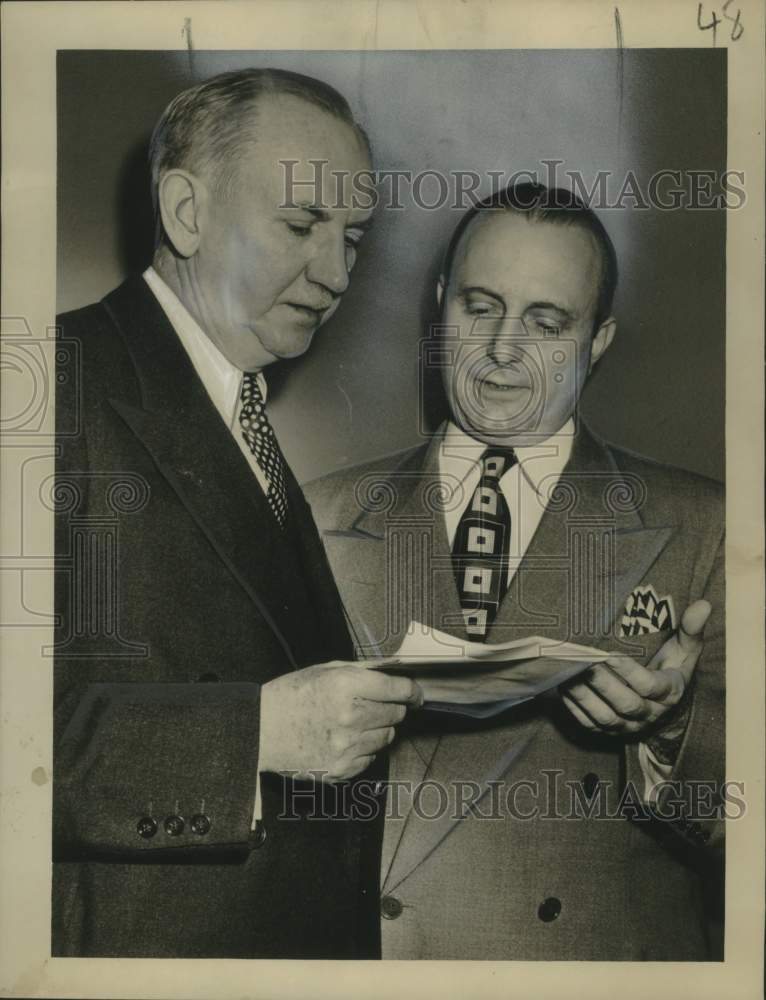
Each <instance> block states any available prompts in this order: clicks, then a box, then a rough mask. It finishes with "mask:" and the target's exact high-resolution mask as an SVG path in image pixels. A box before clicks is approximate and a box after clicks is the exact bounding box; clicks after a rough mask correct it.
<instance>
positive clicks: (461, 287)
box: [306, 184, 725, 961]
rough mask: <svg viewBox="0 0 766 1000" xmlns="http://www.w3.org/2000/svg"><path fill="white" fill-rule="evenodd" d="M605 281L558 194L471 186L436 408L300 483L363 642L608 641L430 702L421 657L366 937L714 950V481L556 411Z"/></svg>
mask: <svg viewBox="0 0 766 1000" xmlns="http://www.w3.org/2000/svg"><path fill="white" fill-rule="evenodd" d="M616 283H617V259H616V255H615V251H614V248H613V246H612V243H611V240H610V239H609V236H608V234H607V233H606V230H605V228H604V226H603V224H602V223H601V222H600V220H599V219H598V218H597V216H596V215H595V213H594V212H593V211H591V210H590V209H589V208H588V207H587V206H585V205H583V204H582V203H581V202H580V201H579V200H578V199H577V198H576V197H575V196H573V195H572V194H571V193H570V192H566V191H557V190H547V189H545V188H543V187H542V186H539V185H531V184H526V185H519V186H516V187H511V188H509V189H507V190H506V191H501V192H498V193H497V194H496V195H493V196H491V197H490V198H488V199H486V200H485V201H484V202H481V203H479V204H478V205H477V206H476V207H475V208H474V209H472V210H470V211H469V212H468V213H467V214H466V215H465V216H464V218H463V219H462V220H461V222H460V223H459V225H458V226H457V228H456V230H455V232H454V234H453V237H452V239H451V241H450V245H449V247H448V250H447V253H446V257H445V261H444V266H443V268H442V274H441V277H440V279H439V282H438V287H437V290H436V291H437V299H438V303H439V307H440V317H439V318H440V323H439V329H438V340H436V341H435V342H434V344H433V345H430V344H429V345H428V346H429V348H431V346H433V349H432V350H426V351H425V352H424V354H423V356H424V357H425V358H432V359H434V362H433V363H434V364H438V365H439V366H440V367H441V374H442V378H443V385H444V390H445V394H446V397H447V402H448V404H449V417H448V419H447V420H446V421H445V422H444V424H443V425H442V426H441V427H440V428H439V430H438V431H437V433H436V434H435V435H434V436H433V439H432V440H430V441H427V442H426V443H425V444H423V445H421V446H420V447H418V448H414V449H411V450H409V451H406V452H404V453H400V454H398V455H393V456H389V457H388V458H383V459H379V460H377V461H374V462H371V463H367V464H365V465H362V466H358V467H355V468H352V469H345V470H341V471H340V472H337V473H333V474H332V475H330V476H326V477H324V478H323V479H320V480H318V481H316V482H315V483H312V484H310V486H308V487H307V491H306V492H307V496H308V498H309V501H310V503H311V506H312V509H313V511H314V513H315V516H316V518H317V523H318V524H319V526H320V529H321V530H322V533H323V537H324V540H325V544H326V546H327V551H328V557H329V559H330V563H331V566H332V568H333V572H334V573H335V578H336V580H337V581H338V585H339V587H340V590H341V594H342V597H343V600H344V604H345V606H346V609H347V611H348V614H349V617H350V620H351V622H352V624H353V626H354V629H355V631H356V632H357V634H358V635H359V636H361V637H366V640H367V648H368V651H369V655H373V652H374V655H380V653H381V652H382V653H393V652H395V651H396V650H397V648H398V647H399V644H400V643H401V641H402V639H403V638H404V635H405V632H406V629H407V625H408V623H409V622H411V621H415V622H420V623H422V624H424V625H426V626H431V627H434V628H437V629H439V630H441V631H443V632H446V633H447V634H448V635H450V636H452V637H454V639H457V640H462V641H464V642H465V641H469V640H470V641H472V642H481V643H490V644H491V643H497V642H501V641H504V640H512V639H521V638H529V637H531V636H542V637H544V638H547V639H549V640H551V641H553V642H557V641H567V640H569V641H574V642H577V643H580V644H584V645H586V646H591V647H593V646H596V647H599V648H601V649H604V650H606V651H608V652H609V653H610V654H611V655H610V656H609V658H608V659H606V660H605V662H603V663H599V664H596V665H592V666H590V667H589V668H588V669H587V670H586V672H585V673H584V674H582V675H581V676H578V677H576V678H575V679H574V680H571V681H569V682H568V683H567V684H563V685H560V686H559V688H558V689H556V690H552V691H548V692H546V693H545V694H543V695H538V697H536V698H533V699H531V700H526V701H524V703H523V704H517V705H516V706H515V707H510V708H509V707H508V706H507V704H506V705H505V706H504V705H503V703H502V702H500V703H499V704H498V705H497V706H495V709H494V710H493V709H492V706H487V705H483V706H482V705H481V704H478V705H477V704H473V705H469V706H467V707H464V708H463V713H465V714H460V713H459V712H458V713H457V714H456V713H455V709H456V706H455V705H452V706H451V710H448V709H449V708H450V706H446V708H445V705H441V706H436V707H434V708H432V709H431V710H428V709H429V701H430V699H431V698H433V699H434V700H437V701H438V700H440V699H441V700H444V699H445V698H446V697H447V695H449V690H448V691H447V695H439V694H438V693H437V694H436V696H435V698H434V695H430V698H429V691H430V690H432V689H430V688H429V676H428V674H427V673H424V674H423V678H424V679H423V680H422V683H423V685H424V690H425V695H426V698H427V699H429V700H427V701H426V711H424V712H420V713H418V714H417V715H415V716H413V717H412V718H411V719H408V720H407V723H405V726H404V727H403V728H402V730H400V731H399V733H398V738H397V741H396V743H395V744H394V746H393V748H392V753H391V771H390V778H391V780H392V782H395V784H393V785H392V786H391V787H392V795H393V790H394V789H396V792H397V794H396V798H395V799H393V798H389V810H388V813H387V817H386V831H385V838H384V845H383V857H382V865H381V875H380V882H381V889H380V891H381V917H382V919H381V931H382V955H383V958H390V959H492V960H504V959H518V960H541V961H542V960H600V961H609V960H676V961H680V960H687V961H692V960H694V961H699V960H704V959H710V958H720V957H722V956H721V954H720V948H717V947H715V946H714V945H713V944H712V943H711V941H710V939H709V937H708V933H707V931H708V928H707V926H706V911H705V906H704V893H705V892H706V891H707V890H708V889H709V888H710V886H711V884H714V878H715V876H716V875H717V872H718V868H717V866H718V863H719V861H720V859H721V856H722V847H723V812H722V801H723V800H722V798H721V796H722V795H725V786H724V767H723V765H724V738H723V730H724V692H723V687H724V649H725V640H724V595H723V551H724V550H723V528H724V518H723V496H722V490H721V487H720V485H719V484H718V483H715V482H712V481H710V480H707V479H705V478H703V477H701V476H696V475H693V474H691V473H689V472H685V471H683V470H681V469H675V468H670V467H666V466H662V465H659V464H658V463H655V462H652V461H651V460H649V459H645V458H642V457H641V456H638V455H634V454H631V453H630V452H627V451H624V450H622V449H620V448H616V447H614V446H612V445H610V444H607V443H606V442H604V441H602V440H600V439H598V438H597V437H596V436H595V435H594V434H592V433H591V432H590V431H589V430H588V428H587V427H586V426H585V424H584V423H583V422H582V420H581V419H580V417H579V413H578V404H579V400H580V397H581V394H582V392H583V389H584V387H585V385H586V383H587V379H588V377H589V375H590V373H591V371H592V369H593V367H594V365H595V364H596V363H597V362H598V361H599V359H600V358H602V357H603V356H604V354H605V352H606V351H607V350H608V349H609V347H610V345H611V343H612V341H613V338H614V336H615V334H616V329H617V323H616V319H615V317H614V315H613V312H612V298H613V295H614V290H615V286H616ZM639 349H640V344H639V345H636V350H639ZM413 350H414V348H413ZM366 498H367V499H366ZM371 498H374V499H375V501H376V502H368V500H369V499H371ZM381 498H384V499H385V500H386V503H385V504H384V503H381V502H380V499H381ZM453 684H454V681H453ZM442 690H443V687H442ZM471 690H472V695H471V698H472V699H475V700H476V701H477V702H480V701H481V688H480V687H478V686H475V687H473V688H472V689H471ZM517 690H518V689H517ZM514 693H515V692H514V685H513V684H512V683H509V684H508V697H509V698H513V696H514ZM497 697H498V696H497V694H495V699H497ZM703 787H704V788H706V790H707V792H706V794H707V796H708V800H707V802H704V801H703V797H702V793H701V791H700V789H702V788H703ZM437 793H438V794H437ZM713 796H716V798H715V799H714V798H713ZM393 801H395V802H396V803H397V806H398V808H393V807H392V806H391V803H392V802H393Z"/></svg>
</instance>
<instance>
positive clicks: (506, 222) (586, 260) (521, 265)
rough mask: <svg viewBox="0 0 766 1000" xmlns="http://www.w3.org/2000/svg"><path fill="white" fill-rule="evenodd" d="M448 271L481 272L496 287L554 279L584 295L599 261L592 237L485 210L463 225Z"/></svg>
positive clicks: (576, 229)
mask: <svg viewBox="0 0 766 1000" xmlns="http://www.w3.org/2000/svg"><path fill="white" fill-rule="evenodd" d="M454 267H455V270H456V271H457V272H458V274H459V276H460V277H466V276H475V275H476V272H481V271H484V272H486V276H492V277H493V278H494V279H495V280H497V281H498V282H500V283H501V284H503V283H505V282H506V281H507V282H512V281H513V280H514V279H516V278H519V277H527V278H529V279H530V280H539V281H543V280H546V279H553V278H556V279H557V280H559V281H562V282H565V283H566V284H567V285H572V286H573V287H574V288H578V287H579V288H580V289H582V290H585V291H586V293H589V292H590V291H591V290H592V288H593V285H594V283H595V282H596V281H597V278H598V275H599V274H600V268H601V261H600V254H599V249H598V245H597V242H596V239H595V237H594V236H593V234H592V233H590V232H589V231H588V230H586V229H585V228H584V227H582V226H578V225H572V224H569V223H561V222H553V221H551V220H547V219H535V218H533V217H529V216H524V215H521V214H520V213H519V212H512V211H506V210H502V209H491V210H488V211H484V212H482V213H480V214H479V215H478V216H477V217H476V218H474V219H472V220H471V222H470V223H469V225H468V226H467V228H466V231H465V232H464V234H463V237H462V239H461V240H460V243H459V244H458V247H457V253H456V255H455V261H454Z"/></svg>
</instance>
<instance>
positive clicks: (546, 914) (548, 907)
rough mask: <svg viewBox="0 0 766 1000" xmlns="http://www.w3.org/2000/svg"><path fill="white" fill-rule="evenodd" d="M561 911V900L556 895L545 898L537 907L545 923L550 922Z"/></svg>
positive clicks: (539, 915) (538, 913)
mask: <svg viewBox="0 0 766 1000" xmlns="http://www.w3.org/2000/svg"><path fill="white" fill-rule="evenodd" d="M559 913H561V900H560V899H556V897H555V896H549V897H548V898H547V899H544V900H543V901H542V903H540V905H539V906H538V908H537V915H538V917H539V918H540V919H541V920H542V921H543V923H544V924H549V923H550V922H551V920H555V919H556V917H557V916H558V915H559Z"/></svg>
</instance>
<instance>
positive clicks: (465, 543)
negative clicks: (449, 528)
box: [452, 448, 516, 642]
mask: <svg viewBox="0 0 766 1000" xmlns="http://www.w3.org/2000/svg"><path fill="white" fill-rule="evenodd" d="M515 464H516V455H515V453H514V451H513V449H512V448H487V450H486V451H485V452H484V454H483V455H482V456H481V478H480V480H479V485H478V486H477V487H476V489H475V491H474V494H473V496H472V497H471V502H470V503H469V504H468V506H467V507H466V509H465V510H464V511H463V515H462V517H461V518H460V522H459V523H458V526H457V531H456V532H455V541H454V543H453V545H452V566H453V569H454V572H455V582H456V583H457V590H458V594H459V595H460V605H461V607H462V609H463V619H464V621H465V629H466V632H467V633H468V634H469V635H470V636H471V638H473V639H476V640H478V641H480V642H481V641H483V640H484V639H486V637H487V631H488V629H489V626H490V625H491V624H492V622H493V621H494V620H495V616H496V615H497V609H498V607H499V606H500V601H501V600H502V597H503V594H504V593H505V591H506V581H507V579H508V563H507V559H508V553H509V552H510V542H511V512H510V511H509V509H508V504H507V503H506V502H505V497H504V496H503V491H502V490H501V489H500V479H501V477H502V476H503V475H504V474H505V473H506V472H507V471H508V469H510V468H511V467H512V466H513V465H515Z"/></svg>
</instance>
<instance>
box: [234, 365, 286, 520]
mask: <svg viewBox="0 0 766 1000" xmlns="http://www.w3.org/2000/svg"><path fill="white" fill-rule="evenodd" d="M240 399H241V401H242V408H241V410H240V411H239V425H240V427H241V428H242V437H243V438H244V439H245V441H246V442H247V446H248V448H249V449H250V451H251V452H252V453H253V455H255V460H256V462H257V463H258V465H259V466H260V467H261V470H262V471H263V474H264V475H265V476H266V479H267V480H268V484H269V488H268V491H267V493H266V499H267V501H268V503H269V507H271V509H272V511H273V513H274V516H275V517H276V519H277V521H279V524H280V526H281V527H283V528H284V526H285V521H286V519H287V490H286V489H285V460H284V458H283V457H282V451H281V449H280V447H279V444H278V443H277V438H276V435H275V434H274V428H273V427H272V426H271V424H270V423H269V418H268V417H267V416H266V404H265V403H264V402H263V395H262V393H261V387H260V386H259V385H258V376H257V374H256V373H255V372H245V376H244V378H243V379H242V394H241V397H240Z"/></svg>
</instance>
